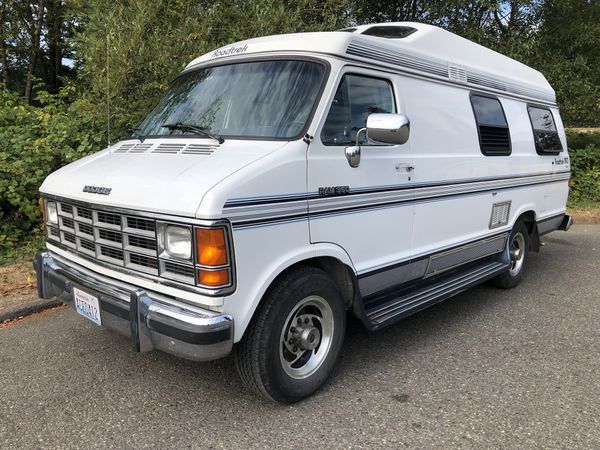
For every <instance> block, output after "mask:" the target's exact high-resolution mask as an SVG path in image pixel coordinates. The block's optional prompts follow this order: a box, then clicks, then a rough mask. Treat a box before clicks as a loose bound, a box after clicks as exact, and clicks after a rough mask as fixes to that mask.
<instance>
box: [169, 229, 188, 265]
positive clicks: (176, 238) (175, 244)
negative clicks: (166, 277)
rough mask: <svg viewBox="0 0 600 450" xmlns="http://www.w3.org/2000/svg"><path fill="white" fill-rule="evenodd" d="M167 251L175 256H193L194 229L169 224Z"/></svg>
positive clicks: (180, 257)
mask: <svg viewBox="0 0 600 450" xmlns="http://www.w3.org/2000/svg"><path fill="white" fill-rule="evenodd" d="M164 244H165V251H166V252H167V254H168V255H169V256H172V257H173V258H179V259H185V260H189V259H191V258H192V231H191V230H190V229H189V228H187V227H180V226H177V225H168V226H167V227H166V230H165V241H164Z"/></svg>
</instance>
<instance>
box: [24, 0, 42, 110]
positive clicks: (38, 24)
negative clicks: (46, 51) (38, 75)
mask: <svg viewBox="0 0 600 450" xmlns="http://www.w3.org/2000/svg"><path fill="white" fill-rule="evenodd" d="M43 22H44V0H40V2H39V4H38V10H37V17H36V18H35V21H33V23H32V28H33V30H32V32H31V48H30V51H29V65H28V67H27V82H26V84H25V100H26V101H27V103H31V91H32V87H33V74H34V71H35V65H36V62H37V59H38V56H39V54H40V36H41V34H42V23H43Z"/></svg>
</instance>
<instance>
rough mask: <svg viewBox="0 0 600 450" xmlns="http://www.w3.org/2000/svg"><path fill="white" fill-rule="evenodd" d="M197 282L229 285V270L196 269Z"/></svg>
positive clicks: (206, 284)
mask: <svg viewBox="0 0 600 450" xmlns="http://www.w3.org/2000/svg"><path fill="white" fill-rule="evenodd" d="M198 284H201V285H202V286H210V287H218V286H227V285H229V270H227V269H221V270H204V269H198Z"/></svg>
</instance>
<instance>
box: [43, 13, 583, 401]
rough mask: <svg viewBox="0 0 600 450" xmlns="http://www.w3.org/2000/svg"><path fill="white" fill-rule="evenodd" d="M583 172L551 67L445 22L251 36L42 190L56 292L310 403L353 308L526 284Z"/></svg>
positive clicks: (88, 313) (46, 278) (150, 345)
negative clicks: (575, 167) (533, 64)
mask: <svg viewBox="0 0 600 450" xmlns="http://www.w3.org/2000/svg"><path fill="white" fill-rule="evenodd" d="M569 171H570V168H569V156H568V154H567V143H566V140H565V133H564V128H563V124H562V122H561V118H560V114H559V111H558V109H557V105H556V97H555V93H554V90H553V89H552V87H551V86H550V85H549V84H548V82H547V81H546V79H545V78H544V76H543V75H542V74H540V73H539V72H537V71H535V70H533V69H531V68H529V67H527V66H525V65H523V64H521V63H519V62H517V61H514V60H512V59H510V58H507V57H505V56H503V55H500V54H498V53H496V52H493V51H491V50H489V49H487V48H484V47H482V46H480V45H477V44H475V43H473V42H470V41H468V40H466V39H463V38H461V37H459V36H456V35H454V34H452V33H449V32H447V31H444V30H442V29H439V28H436V27H433V26H429V25H423V24H418V23H408V22H402V23H388V24H376V25H364V26H358V27H356V28H348V29H344V30H340V31H336V32H326V33H299V34H289V35H280V36H268V37H263V38H257V39H251V40H248V41H243V42H238V43H235V44H232V45H229V46H226V47H223V48H220V49H217V50H214V51H212V52H209V53H207V54H205V55H203V56H201V57H199V58H197V59H195V60H194V61H192V62H191V63H190V64H189V65H188V66H187V67H186V68H185V70H184V71H183V72H182V73H181V74H180V75H179V76H178V77H177V78H176V79H175V80H174V81H173V83H172V85H171V87H170V88H169V89H168V90H167V92H166V93H165V94H164V95H163V96H162V98H161V99H160V100H159V101H158V103H157V104H156V106H155V108H154V109H153V110H152V111H150V112H149V113H148V115H147V116H146V117H145V118H144V119H143V120H142V121H141V122H140V123H139V125H138V126H137V128H136V129H134V130H133V132H132V134H131V135H130V136H128V137H126V138H125V139H123V140H121V141H119V142H117V143H115V144H114V145H111V146H109V147H108V148H106V149H104V150H102V151H100V152H98V153H96V154H93V155H91V156H88V157H86V158H83V159H81V160H79V161H77V162H74V163H72V164H69V165H67V166H65V167H63V168H61V169H60V170H57V171H56V172H54V173H53V174H51V175H50V176H49V177H48V178H47V179H46V180H45V181H44V183H43V185H42V186H41V188H40V192H41V195H42V200H43V208H44V217H45V224H46V229H47V249H46V250H45V251H43V252H41V253H40V254H39V255H37V257H36V260H35V266H36V269H37V276H38V289H39V295H40V297H42V298H52V297H56V296H58V297H61V298H64V299H65V300H66V301H68V302H70V303H72V304H73V305H74V307H75V309H76V311H77V312H78V313H79V314H81V315H82V316H84V317H86V318H87V319H89V320H90V321H92V322H94V323H95V324H97V325H102V326H105V327H107V328H110V329H112V330H115V331H116V332H118V333H121V334H124V335H126V336H128V337H129V339H130V342H131V347H132V348H133V350H134V351H138V352H144V351H148V350H152V349H158V350H161V351H164V352H168V353H171V354H174V355H177V356H180V357H182V358H187V359H191V360H197V361H203V360H211V359H216V358H221V357H224V356H226V355H228V354H230V353H233V358H234V360H235V365H236V367H237V370H238V372H239V374H240V377H241V379H242V381H243V383H244V384H245V385H246V386H248V387H249V388H250V389H252V390H253V391H255V392H256V393H257V394H259V395H263V396H265V397H267V398H269V399H272V400H275V401H281V402H293V401H298V400H300V399H302V398H305V397H307V396H309V395H311V394H312V393H313V392H314V391H316V390H317V389H318V388H319V387H320V386H321V385H322V384H323V383H324V382H325V381H326V379H327V377H328V376H329V374H330V373H331V371H332V369H333V367H334V365H335V362H336V359H337V357H338V355H339V353H340V349H341V347H342V343H343V340H344V332H345V326H346V317H347V315H348V314H352V315H354V316H356V317H358V318H359V319H360V320H361V321H362V323H363V324H364V326H365V327H366V328H367V329H368V330H378V329H380V328H382V327H385V326H387V325H390V324H393V323H396V322H397V321H399V320H400V319H402V318H404V317H406V316H408V315H410V314H413V313H415V312H417V311H420V310H422V309H424V308H426V307H428V306H431V305H433V304H435V303H437V302H440V301H442V300H445V299H447V298H449V297H452V296H454V295H456V294H457V293H459V292H462V291H465V290H466V289H468V288H469V287H471V286H474V285H477V284H479V283H482V282H486V281H488V282H490V283H491V284H493V285H495V286H498V287H500V288H511V287H513V286H515V285H517V284H518V283H519V281H520V280H521V278H522V276H523V272H524V271H525V270H526V268H527V262H528V257H527V255H528V252H530V251H538V250H539V248H540V237H541V236H542V235H544V234H546V233H549V232H551V231H554V230H557V229H560V230H567V229H568V228H569V226H570V225H571V222H572V221H571V218H570V217H569V216H567V215H565V211H566V207H565V205H566V201H567V195H568V182H569V174H570V172H569ZM506 295H510V293H508V292H507V294H506ZM90 325H91V324H90ZM399 326H401V325H399ZM115 351H117V350H115ZM118 351H122V349H121V348H119V349H118Z"/></svg>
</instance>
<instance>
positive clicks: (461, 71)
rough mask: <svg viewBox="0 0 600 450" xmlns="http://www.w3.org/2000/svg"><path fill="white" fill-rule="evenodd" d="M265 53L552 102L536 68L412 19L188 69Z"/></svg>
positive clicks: (239, 52)
mask: <svg viewBox="0 0 600 450" xmlns="http://www.w3.org/2000/svg"><path fill="white" fill-rule="evenodd" d="M265 53H267V54H291V53H292V54H293V53H302V54H311V53H312V54H315V53H320V54H327V55H331V56H335V57H341V58H345V59H351V60H359V61H362V62H365V63H368V64H375V65H381V66H386V67H393V68H394V69H396V70H399V71H403V72H406V73H413V74H417V75H422V76H428V77H433V78H437V79H440V80H442V81H446V82H451V83H456V84H462V85H468V86H472V87H473V88H479V89H484V90H491V91H495V92H505V93H506V94H508V95H513V96H518V97H522V98H525V99H530V100H535V101H539V102H544V103H551V104H555V103H556V96H555V93H554V90H553V89H552V87H551V86H550V84H549V83H548V81H547V80H546V79H545V78H544V76H543V75H542V74H541V73H540V72H538V71H537V70H534V69H532V68H531V67H528V66H526V65H525V64H522V63H520V62H518V61H515V60H514V59H511V58H509V57H507V56H504V55H501V54H500V53H497V52H495V51H493V50H490V49H488V48H486V47H483V46H481V45H479V44H476V43H474V42H472V41H469V40H468V39H464V38H462V37H460V36H458V35H456V34H453V33H450V32H448V31H446V30H443V29H441V28H438V27H434V26H431V25H425V24H420V23H414V22H394V23H385V24H371V25H361V26H357V27H353V28H348V29H345V30H340V31H332V32H320V33H295V34H283V35H275V36H266V37H261V38H255V39H249V40H246V41H241V42H236V43H234V44H231V45H227V46H225V47H221V48H219V49H216V50H214V51H211V52H209V53H206V54H205V55H203V56H201V57H199V58H196V59H195V60H194V61H192V62H191V63H190V64H189V65H188V68H191V67H193V66H196V65H199V64H202V63H205V62H209V61H210V62H212V61H217V60H219V61H220V60H226V59H237V58H238V57H241V56H245V55H252V54H265Z"/></svg>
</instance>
